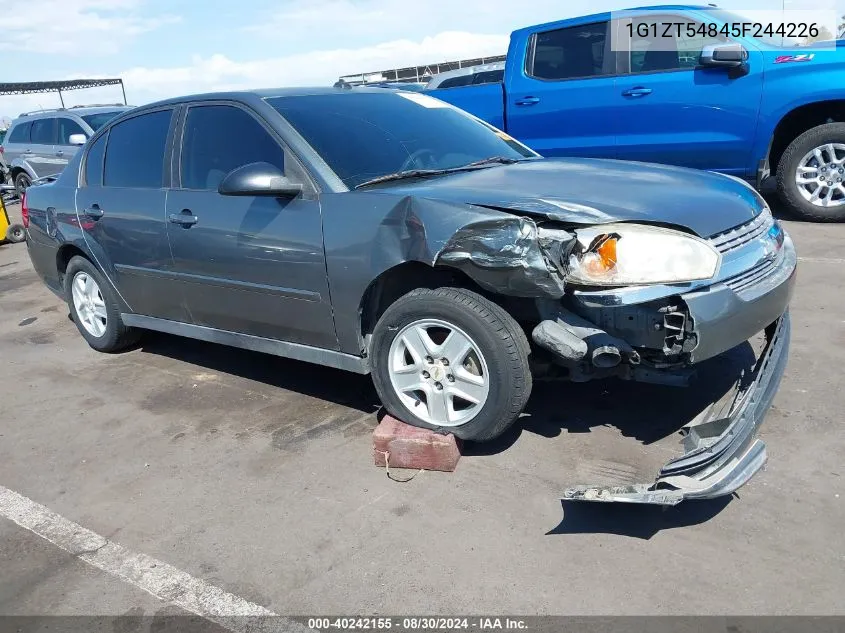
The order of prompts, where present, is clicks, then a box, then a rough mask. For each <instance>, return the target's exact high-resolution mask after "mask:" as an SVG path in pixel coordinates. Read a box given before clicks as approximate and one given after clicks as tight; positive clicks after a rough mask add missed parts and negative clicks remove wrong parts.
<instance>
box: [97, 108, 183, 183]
mask: <svg viewBox="0 0 845 633" xmlns="http://www.w3.org/2000/svg"><path fill="white" fill-rule="evenodd" d="M172 114H173V111H172V110H160V111H158V112H150V113H148V114H142V115H140V116H136V117H132V118H131V119H127V120H126V121H122V122H120V123H118V124H117V125H115V126H114V127H112V128H111V129H110V130H109V141H108V145H107V146H106V161H105V167H104V168H103V185H104V186H106V187H133V188H140V189H158V188H160V187H161V186H162V182H163V176H162V174H163V172H164V149H165V146H166V145H167V131H168V129H169V128H170V117H171V115H172Z"/></svg>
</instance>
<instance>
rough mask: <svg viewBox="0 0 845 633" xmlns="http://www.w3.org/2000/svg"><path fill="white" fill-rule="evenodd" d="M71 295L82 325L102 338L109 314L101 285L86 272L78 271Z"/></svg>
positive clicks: (87, 330) (92, 333)
mask: <svg viewBox="0 0 845 633" xmlns="http://www.w3.org/2000/svg"><path fill="white" fill-rule="evenodd" d="M71 295H72V296H73V307H74V309H75V310H76V315H77V316H78V317H79V321H80V322H81V323H82V327H84V328H85V331H86V332H88V333H89V334H90V335H91V336H95V337H97V338H100V337H101V336H102V335H103V334H105V333H106V324H107V323H108V316H107V313H106V302H105V300H104V299H103V293H102V292H101V291H100V286H98V285H97V282H96V281H94V278H93V277H91V275H89V274H88V273H86V272H83V271H80V272H78V273H76V275H75V276H74V278H73V283H72V284H71Z"/></svg>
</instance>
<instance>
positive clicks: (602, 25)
mask: <svg viewBox="0 0 845 633" xmlns="http://www.w3.org/2000/svg"><path fill="white" fill-rule="evenodd" d="M607 31H608V23H607V22H596V23H595V24H582V25H580V26H571V27H568V28H565V29H556V30H554V31H546V32H545V33H537V34H536V35H535V36H534V47H533V50H532V54H531V56H530V58H529V69H528V70H529V74H530V75H531V76H532V77H535V78H537V79H545V80H548V81H561V80H564V79H579V78H586V77H599V76H602V75H607V74H609V73H608V72H606V70H605V63H604V60H605V53H606V49H607V48H608V47H607V43H608V37H607Z"/></svg>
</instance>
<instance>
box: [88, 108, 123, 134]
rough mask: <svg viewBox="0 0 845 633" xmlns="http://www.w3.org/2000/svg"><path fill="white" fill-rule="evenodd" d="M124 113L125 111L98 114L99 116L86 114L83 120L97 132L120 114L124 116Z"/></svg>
mask: <svg viewBox="0 0 845 633" xmlns="http://www.w3.org/2000/svg"><path fill="white" fill-rule="evenodd" d="M123 112H124V111H123V110H115V111H114V112H97V114H86V115H85V116H83V117H82V120H83V121H85V122H86V123H87V124H88V125H90V126H91V129H92V130H94V131H95V132H96V131H97V130H99V129H100V128H101V127H103V126H104V125H105V124H106V123H108V122H109V121H111V120H112V119H113V118H114V117H116V116H117V115H118V114H123Z"/></svg>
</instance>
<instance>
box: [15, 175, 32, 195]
mask: <svg viewBox="0 0 845 633" xmlns="http://www.w3.org/2000/svg"><path fill="white" fill-rule="evenodd" d="M31 184H32V179H31V178H30V177H29V174H27V173H26V172H25V171H22V172H20V173H18V175H17V176H15V191H16V192H17V194H18V198H20V197H21V194H22V193H23V192H24V191H26V190H27V188H29V186H30V185H31Z"/></svg>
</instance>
